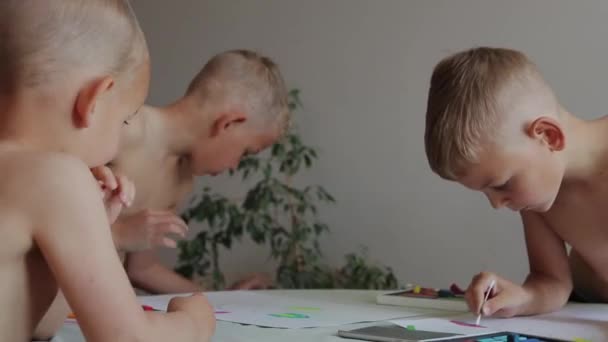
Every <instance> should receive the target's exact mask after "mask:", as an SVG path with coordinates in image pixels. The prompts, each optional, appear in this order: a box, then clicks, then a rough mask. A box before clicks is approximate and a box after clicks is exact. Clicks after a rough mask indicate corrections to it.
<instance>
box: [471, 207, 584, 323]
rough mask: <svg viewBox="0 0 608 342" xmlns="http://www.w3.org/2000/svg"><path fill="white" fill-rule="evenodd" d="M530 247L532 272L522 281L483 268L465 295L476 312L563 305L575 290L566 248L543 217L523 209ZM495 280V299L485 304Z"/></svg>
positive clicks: (510, 312) (512, 312)
mask: <svg viewBox="0 0 608 342" xmlns="http://www.w3.org/2000/svg"><path fill="white" fill-rule="evenodd" d="M521 216H522V220H523V223H524V234H525V237H526V246H527V249H528V259H529V263H530V274H529V275H528V277H527V279H526V281H525V282H524V284H523V285H518V284H515V283H512V282H510V281H509V280H506V279H504V278H501V277H499V276H497V275H496V274H493V273H487V272H482V273H480V274H478V275H477V276H475V277H474V278H473V281H472V282H471V285H470V286H469V288H468V289H467V293H466V295H465V298H466V300H467V303H468V305H469V309H470V310H471V311H472V312H474V313H482V314H484V315H487V316H490V315H496V316H501V317H511V316H517V315H532V314H539V313H544V312H549V311H553V310H556V309H558V308H560V307H561V306H562V305H564V303H566V301H567V300H568V297H569V295H570V291H572V280H571V278H570V267H569V263H568V256H567V254H566V248H565V246H564V242H563V241H562V240H561V238H560V237H559V236H558V235H557V234H555V233H554V232H553V231H552V230H551V228H550V227H549V226H548V225H547V223H546V222H545V221H544V220H543V218H542V217H541V216H540V215H539V214H537V213H533V212H525V213H524V212H522V213H521ZM492 281H495V284H496V286H495V287H494V288H493V290H492V293H491V294H490V297H491V299H490V300H488V302H487V303H485V304H483V299H484V297H485V292H486V290H487V289H488V288H489V286H490V284H491V283H492Z"/></svg>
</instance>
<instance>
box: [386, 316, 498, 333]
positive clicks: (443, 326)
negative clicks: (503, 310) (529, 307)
mask: <svg viewBox="0 0 608 342" xmlns="http://www.w3.org/2000/svg"><path fill="white" fill-rule="evenodd" d="M467 318H468V316H467ZM473 320H475V319H473ZM391 323H393V324H397V325H399V326H402V327H404V328H407V327H408V326H413V327H415V328H416V330H426V331H435V332H444V333H452V334H462V335H481V334H490V333H494V332H496V330H492V329H489V328H484V327H473V326H466V325H463V324H462V323H464V321H460V320H456V319H452V318H421V319H399V320H393V321H391ZM466 323H469V322H466ZM473 323H474V322H473Z"/></svg>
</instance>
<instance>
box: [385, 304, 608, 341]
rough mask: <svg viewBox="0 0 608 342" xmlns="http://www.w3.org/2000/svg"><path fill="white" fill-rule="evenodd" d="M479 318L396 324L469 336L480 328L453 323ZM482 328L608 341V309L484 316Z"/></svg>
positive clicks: (569, 308)
mask: <svg viewBox="0 0 608 342" xmlns="http://www.w3.org/2000/svg"><path fill="white" fill-rule="evenodd" d="M475 318H476V317H474V316H472V315H460V316H454V317H450V318H441V319H435V318H433V319H420V320H416V319H414V320H409V319H408V320H395V321H393V323H395V324H398V325H401V326H407V325H414V326H415V327H416V329H419V330H430V331H440V332H451V333H461V334H468V333H471V332H473V333H474V331H475V330H474V329H478V328H469V329H466V327H456V326H454V325H450V323H449V322H450V320H456V321H462V322H466V323H475ZM481 325H482V326H484V327H486V328H487V330H488V332H492V331H494V332H498V331H513V332H518V333H524V334H530V335H538V336H544V337H553V338H558V339H564V340H574V339H584V340H587V341H608V309H607V308H606V305H602V304H599V305H593V304H576V303H572V304H568V305H566V306H565V307H564V308H562V309H561V310H559V311H557V312H554V313H550V314H545V315H538V316H528V317H514V318H508V319H503V318H488V317H484V318H482V320H481ZM471 329H472V330H471Z"/></svg>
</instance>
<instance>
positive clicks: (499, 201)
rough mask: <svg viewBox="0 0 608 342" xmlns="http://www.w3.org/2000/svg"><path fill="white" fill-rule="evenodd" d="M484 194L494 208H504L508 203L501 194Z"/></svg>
mask: <svg viewBox="0 0 608 342" xmlns="http://www.w3.org/2000/svg"><path fill="white" fill-rule="evenodd" d="M486 196H487V197H488V201H490V204H491V205H492V208H494V209H501V208H504V207H505V206H506V205H507V203H508V201H507V200H506V198H504V197H502V196H492V195H488V194H486Z"/></svg>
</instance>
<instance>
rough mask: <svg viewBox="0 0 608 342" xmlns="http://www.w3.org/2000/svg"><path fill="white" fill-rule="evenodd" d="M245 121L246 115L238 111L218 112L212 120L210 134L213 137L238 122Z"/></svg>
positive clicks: (231, 127)
mask: <svg viewBox="0 0 608 342" xmlns="http://www.w3.org/2000/svg"><path fill="white" fill-rule="evenodd" d="M246 121H247V115H246V114H245V113H243V112H240V111H229V112H222V113H220V114H218V115H217V116H216V118H215V121H214V122H213V127H212V130H211V136H212V137H215V136H218V135H220V134H222V133H224V132H227V131H228V130H230V129H233V128H234V127H236V126H237V125H238V124H241V123H244V122H246Z"/></svg>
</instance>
